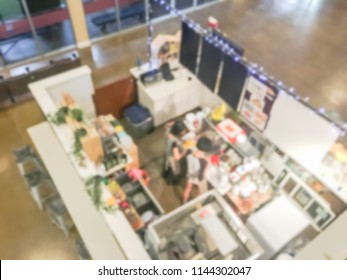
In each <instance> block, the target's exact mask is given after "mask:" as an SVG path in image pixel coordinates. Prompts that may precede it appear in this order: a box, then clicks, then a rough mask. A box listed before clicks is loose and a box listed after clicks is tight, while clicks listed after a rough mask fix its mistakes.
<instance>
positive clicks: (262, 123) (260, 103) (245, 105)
mask: <svg viewBox="0 0 347 280" xmlns="http://www.w3.org/2000/svg"><path fill="white" fill-rule="evenodd" d="M277 94H278V92H277V90H276V89H274V88H271V87H269V86H268V85H266V84H264V83H263V82H261V81H259V80H258V79H257V78H255V77H252V76H251V77H250V78H249V80H248V84H247V87H246V91H245V95H244V98H243V101H242V105H241V109H240V114H241V115H242V116H243V117H244V118H245V119H246V120H247V121H249V122H250V123H251V124H253V126H254V127H256V128H257V129H259V130H260V131H263V130H264V129H265V128H266V125H267V122H268V120H269V118H270V115H271V110H272V106H273V104H274V102H275V99H276V97H277Z"/></svg>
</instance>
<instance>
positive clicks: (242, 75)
mask: <svg viewBox="0 0 347 280" xmlns="http://www.w3.org/2000/svg"><path fill="white" fill-rule="evenodd" d="M247 77H248V69H247V67H246V66H244V65H243V64H241V63H239V62H237V61H235V60H234V59H233V58H232V57H230V56H225V57H224V67H223V72H222V77H221V80H220V85H219V90H218V95H219V96H220V97H221V98H222V99H223V100H224V101H225V102H226V103H227V104H228V105H229V106H230V107H231V108H233V109H234V110H237V108H238V105H239V102H240V99H241V95H242V90H243V88H244V86H245V82H246V79H247Z"/></svg>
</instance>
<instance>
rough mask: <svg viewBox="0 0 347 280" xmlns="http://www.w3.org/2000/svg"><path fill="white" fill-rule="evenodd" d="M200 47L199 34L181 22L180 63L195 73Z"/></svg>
mask: <svg viewBox="0 0 347 280" xmlns="http://www.w3.org/2000/svg"><path fill="white" fill-rule="evenodd" d="M199 45H200V34H199V33H197V32H196V31H195V30H194V28H191V27H189V25H188V24H187V23H186V22H184V21H182V40H181V50H180V63H181V64H182V65H184V66H185V67H187V68H188V69H189V70H190V71H191V72H192V73H195V69H196V64H197V59H198V52H199Z"/></svg>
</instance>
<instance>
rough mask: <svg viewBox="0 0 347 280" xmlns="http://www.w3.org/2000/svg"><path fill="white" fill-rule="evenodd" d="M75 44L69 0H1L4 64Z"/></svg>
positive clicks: (0, 40) (0, 34)
mask: <svg viewBox="0 0 347 280" xmlns="http://www.w3.org/2000/svg"><path fill="white" fill-rule="evenodd" d="M74 43H75V36H74V33H73V30H72V26H71V23H70V16H69V13H68V10H67V7H66V3H65V0H40V1H37V0H13V1H12V0H11V1H8V0H0V66H3V65H6V64H11V63H14V62H18V61H21V60H24V59H28V58H31V57H34V56H38V55H40V54H43V53H45V52H48V51H51V50H54V49H57V48H61V47H65V46H70V45H73V44H74Z"/></svg>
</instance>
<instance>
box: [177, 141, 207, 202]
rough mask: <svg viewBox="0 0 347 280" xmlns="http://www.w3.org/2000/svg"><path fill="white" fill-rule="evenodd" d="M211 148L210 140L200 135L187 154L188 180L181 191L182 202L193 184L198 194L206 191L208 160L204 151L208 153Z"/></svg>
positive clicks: (187, 196) (186, 198) (188, 195)
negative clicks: (193, 148)
mask: <svg viewBox="0 0 347 280" xmlns="http://www.w3.org/2000/svg"><path fill="white" fill-rule="evenodd" d="M211 148H212V142H211V140H210V139H208V138H206V137H201V138H200V139H199V140H198V142H197V145H196V149H195V150H191V151H190V152H189V153H188V154H187V156H186V158H187V166H188V170H187V176H188V180H187V183H186V187H185V189H184V192H183V203H186V202H188V200H189V198H190V196H191V193H192V190H193V187H194V186H196V187H197V188H198V195H200V194H203V193H205V192H207V190H208V182H207V178H206V171H207V168H208V162H207V160H206V153H208V152H209V151H210V150H211Z"/></svg>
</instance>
